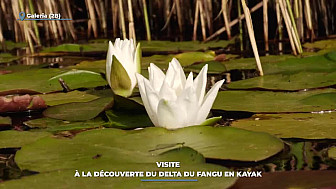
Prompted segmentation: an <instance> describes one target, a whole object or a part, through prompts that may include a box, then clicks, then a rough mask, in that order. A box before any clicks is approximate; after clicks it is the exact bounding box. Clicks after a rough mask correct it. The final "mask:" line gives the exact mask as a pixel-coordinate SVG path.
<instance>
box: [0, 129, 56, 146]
mask: <svg viewBox="0 0 336 189" xmlns="http://www.w3.org/2000/svg"><path fill="white" fill-rule="evenodd" d="M46 136H50V133H47V132H31V131H14V130H10V131H1V132H0V138H1V140H0V148H18V147H21V146H23V145H26V144H30V143H33V142H35V141H37V140H38V139H40V138H43V137H46Z"/></svg>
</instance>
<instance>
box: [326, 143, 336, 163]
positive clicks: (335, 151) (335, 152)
mask: <svg viewBox="0 0 336 189" xmlns="http://www.w3.org/2000/svg"><path fill="white" fill-rule="evenodd" d="M328 157H329V158H331V159H334V160H336V146H333V147H330V148H329V149H328Z"/></svg>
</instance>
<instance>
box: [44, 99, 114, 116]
mask: <svg viewBox="0 0 336 189" xmlns="http://www.w3.org/2000/svg"><path fill="white" fill-rule="evenodd" d="M112 104H113V98H112V97H105V98H99V99H97V100H93V101H90V102H78V103H76V102H74V103H69V104H61V105H57V106H52V107H49V108H48V109H47V110H45V111H44V112H43V115H45V116H46V117H50V118H54V119H61V120H67V121H84V120H89V119H92V118H94V117H96V116H97V115H98V114H100V113H101V112H102V111H104V110H105V109H107V108H109V107H111V106H112Z"/></svg>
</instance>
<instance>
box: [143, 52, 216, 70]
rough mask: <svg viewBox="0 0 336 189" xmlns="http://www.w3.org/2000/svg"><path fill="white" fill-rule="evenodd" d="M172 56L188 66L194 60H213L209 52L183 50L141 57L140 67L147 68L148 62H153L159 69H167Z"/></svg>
mask: <svg viewBox="0 0 336 189" xmlns="http://www.w3.org/2000/svg"><path fill="white" fill-rule="evenodd" d="M173 58H176V59H177V60H178V61H179V62H180V63H181V65H182V66H189V65H192V64H194V63H195V62H204V61H210V60H213V59H214V56H213V55H212V54H211V53H205V52H185V53H180V54H177V55H174V54H169V55H153V56H150V57H143V58H142V68H144V69H147V67H149V64H150V63H154V64H155V65H156V66H158V67H160V68H161V69H167V68H168V65H169V62H171V60H172V59H173Z"/></svg>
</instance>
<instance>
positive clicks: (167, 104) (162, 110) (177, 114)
mask: <svg viewBox="0 0 336 189" xmlns="http://www.w3.org/2000/svg"><path fill="white" fill-rule="evenodd" d="M157 116H158V122H159V127H165V128H167V129H177V128H181V127H185V126H186V125H183V121H184V119H185V118H186V113H185V112H184V111H183V110H182V109H181V108H180V106H179V105H178V104H177V103H176V102H171V101H167V100H165V99H161V100H160V102H159V105H158V110H157Z"/></svg>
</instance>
